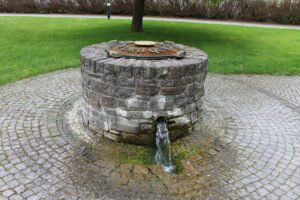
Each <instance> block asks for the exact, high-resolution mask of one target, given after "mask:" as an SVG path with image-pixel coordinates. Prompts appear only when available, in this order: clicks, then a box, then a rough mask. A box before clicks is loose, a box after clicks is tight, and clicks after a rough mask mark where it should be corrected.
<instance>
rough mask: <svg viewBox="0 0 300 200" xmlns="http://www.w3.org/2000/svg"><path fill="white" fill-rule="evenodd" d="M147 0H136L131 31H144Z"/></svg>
mask: <svg viewBox="0 0 300 200" xmlns="http://www.w3.org/2000/svg"><path fill="white" fill-rule="evenodd" d="M144 7H145V0H134V5H133V17H132V25H131V31H133V32H142V31H143V16H144Z"/></svg>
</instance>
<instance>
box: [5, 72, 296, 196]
mask: <svg viewBox="0 0 300 200" xmlns="http://www.w3.org/2000/svg"><path fill="white" fill-rule="evenodd" d="M80 95H81V92H80V73H79V70H78V69H71V70H63V71H58V72H54V73H50V74H46V75H41V76H37V77H33V78H30V79H26V80H22V81H19V82H16V83H13V84H8V85H5V86H2V87H0V135H1V138H0V143H1V145H0V199H297V198H300V186H299V185H300V77H299V76H290V77H285V76H246V75H233V76H224V75H216V74H209V75H208V80H207V82H206V95H205V98H204V107H203V122H202V123H201V124H199V125H198V127H197V128H196V130H195V131H194V133H193V134H192V135H190V136H188V137H185V138H182V139H180V140H177V141H176V142H174V143H173V144H172V153H173V156H174V159H175V158H178V162H180V163H179V166H180V169H181V170H180V173H178V174H176V175H173V176H170V175H168V174H166V173H165V172H163V170H162V169H161V167H160V166H157V165H155V164H153V162H152V160H151V158H153V157H154V154H153V152H155V149H153V148H151V147H142V146H134V145H125V144H118V143H115V142H111V141H108V140H106V139H103V138H98V137H97V136H95V135H94V134H93V133H92V132H89V131H88V130H86V129H85V127H83V126H82V119H81V117H80V113H81V107H80ZM147 158H150V159H148V160H147ZM179 158H180V159H179Z"/></svg>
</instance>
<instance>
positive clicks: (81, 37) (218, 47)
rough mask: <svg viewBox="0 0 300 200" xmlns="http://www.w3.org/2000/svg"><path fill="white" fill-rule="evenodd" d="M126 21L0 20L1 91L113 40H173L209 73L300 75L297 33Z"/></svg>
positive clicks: (71, 63)
mask: <svg viewBox="0 0 300 200" xmlns="http://www.w3.org/2000/svg"><path fill="white" fill-rule="evenodd" d="M130 23H131V22H130V20H105V19H69V18H34V17H1V18H0V44H1V45H0V61H1V62H0V85H1V84H5V83H9V82H13V81H16V80H19V79H22V78H26V77H30V76H33V75H37V74H41V73H47V72H50V71H55V70H59V69H64V68H69V67H78V66H79V65H80V60H79V52H80V49H81V48H82V47H84V46H86V45H91V44H95V43H100V42H103V41H109V40H113V39H117V40H156V41H164V40H172V41H174V42H177V43H182V44H186V45H190V46H194V47H197V48H200V49H202V50H203V51H205V52H207V53H208V55H209V65H208V68H209V72H214V73H223V74H240V73H246V74H286V75H292V74H300V31H299V30H283V29H271V28H252V27H240V26H225V25H209V24H194V23H179V22H158V21H145V22H144V32H143V33H132V32H131V31H130Z"/></svg>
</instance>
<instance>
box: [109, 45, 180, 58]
mask: <svg viewBox="0 0 300 200" xmlns="http://www.w3.org/2000/svg"><path fill="white" fill-rule="evenodd" d="M107 51H108V55H109V56H110V57H114V58H135V59H165V58H183V57H184V56H185V54H186V52H185V51H184V50H183V49H181V48H179V47H178V46H176V45H175V44H174V43H173V42H169V41H165V42H153V41H135V42H121V41H115V42H112V43H111V45H110V46H109V48H108V49H107Z"/></svg>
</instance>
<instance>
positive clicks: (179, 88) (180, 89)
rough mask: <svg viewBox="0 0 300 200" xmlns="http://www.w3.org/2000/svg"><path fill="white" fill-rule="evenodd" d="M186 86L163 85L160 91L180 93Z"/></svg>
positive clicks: (170, 93) (163, 93) (164, 93)
mask: <svg viewBox="0 0 300 200" xmlns="http://www.w3.org/2000/svg"><path fill="white" fill-rule="evenodd" d="M184 90H185V88H184V87H183V86H176V87H162V88H161V89H160V92H161V94H162V95H179V94H181V93H183V91H184Z"/></svg>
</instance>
